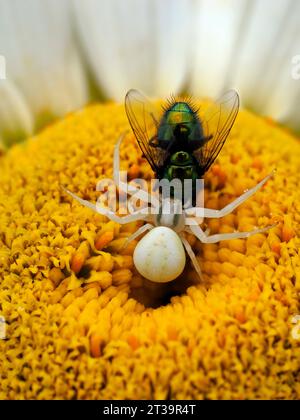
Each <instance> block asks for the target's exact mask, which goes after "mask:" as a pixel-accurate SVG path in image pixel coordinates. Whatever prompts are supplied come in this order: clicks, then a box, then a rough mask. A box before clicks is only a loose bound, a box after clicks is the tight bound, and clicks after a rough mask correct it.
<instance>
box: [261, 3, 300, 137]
mask: <svg viewBox="0 0 300 420" xmlns="http://www.w3.org/2000/svg"><path fill="white" fill-rule="evenodd" d="M289 12H290V14H289V19H288V21H286V22H285V25H284V28H285V29H284V30H282V32H281V34H280V39H279V40H278V42H277V43H276V55H275V57H276V62H274V61H275V60H274V59H273V60H272V62H271V63H270V65H273V66H274V70H273V72H272V76H273V77H270V78H269V79H268V83H267V84H266V86H265V87H264V90H263V94H264V95H265V97H264V113H266V114H269V115H272V116H273V117H274V118H276V119H278V120H279V121H280V122H282V123H284V124H286V125H289V126H290V127H292V128H295V129H297V130H299V129H300V120H299V100H300V55H299V54H300V27H299V16H300V3H299V2H294V3H293V8H292V9H290V10H289ZM275 66H276V67H275Z"/></svg>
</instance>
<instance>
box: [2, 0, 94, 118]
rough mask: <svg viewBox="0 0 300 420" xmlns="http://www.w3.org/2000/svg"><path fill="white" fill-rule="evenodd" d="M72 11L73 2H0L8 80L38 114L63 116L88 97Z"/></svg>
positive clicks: (34, 0)
mask: <svg viewBox="0 0 300 420" xmlns="http://www.w3.org/2000/svg"><path fill="white" fill-rule="evenodd" d="M70 7H71V3H70V1H68V0H60V1H59V2H56V1H53V0H43V1H40V0H26V1H23V0H1V1H0V51H1V54H3V55H4V56H5V57H6V61H7V77H8V78H9V79H11V80H14V82H15V83H16V85H17V86H18V87H19V88H20V89H21V90H22V92H23V93H24V95H25V97H26V99H27V100H28V102H29V103H30V107H31V109H32V111H33V112H34V114H35V115H37V116H39V115H41V114H45V113H46V114H50V115H51V114H52V115H55V116H56V115H62V114H64V113H65V112H68V111H71V110H72V109H74V108H77V107H80V106H82V105H83V104H84V103H85V102H86V99H87V90H86V83H85V79H84V74H83V70H82V65H81V63H80V59H79V55H78V52H77V49H76V46H75V41H74V38H73V34H72V28H71V14H70V13H71V9H70ZM0 101H2V99H1V98H0Z"/></svg>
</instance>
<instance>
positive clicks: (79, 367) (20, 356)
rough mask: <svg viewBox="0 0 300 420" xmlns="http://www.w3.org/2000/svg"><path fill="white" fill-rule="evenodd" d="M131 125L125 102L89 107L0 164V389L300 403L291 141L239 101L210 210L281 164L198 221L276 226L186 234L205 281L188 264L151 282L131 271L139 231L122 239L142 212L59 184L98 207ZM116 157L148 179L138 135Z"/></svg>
mask: <svg viewBox="0 0 300 420" xmlns="http://www.w3.org/2000/svg"><path fill="white" fill-rule="evenodd" d="M127 129H128V123H127V120H126V116H125V112H124V109H123V106H120V105H114V104H109V105H94V106H91V107H89V108H87V109H85V110H83V111H81V112H78V113H76V114H73V115H70V116H68V117H66V118H65V119H64V120H62V121H60V122H58V123H56V124H55V125H53V126H51V127H49V128H47V129H46V130H45V131H43V132H42V133H41V134H39V135H37V136H36V137H34V138H32V139H30V140H28V141H27V142H26V143H24V144H22V145H18V146H15V147H13V148H12V149H11V150H10V151H9V152H7V154H6V155H4V156H2V157H1V159H0V174H1V178H0V316H1V317H2V318H1V320H2V321H3V320H4V321H5V323H6V330H5V336H6V340H3V339H2V338H4V337H1V336H0V377H1V380H0V399H14V398H17V399H21V398H23V399H24V398H26V399H29V398H32V399H35V398H37V399H52V398H68V399H71V398H80V399H88V398H92V399H117V398H118V399H123V398H127V399H142V398H156V399H161V398H162V399H164V398H174V399H186V398H196V399H202V398H206V399H215V398H224V399H225V398H234V399H243V398H280V399H297V398H299V397H300V378H299V371H300V340H298V339H297V337H298V336H297V335H296V334H293V330H294V329H295V328H296V327H297V325H296V324H295V322H298V321H297V319H299V318H297V317H296V315H298V314H299V313H300V307H299V292H300V257H299V250H300V240H299V220H300V189H299V185H300V172H299V167H300V144H299V142H298V140H297V139H295V138H294V137H292V136H291V135H290V134H289V133H287V132H285V131H283V130H282V129H280V128H279V127H276V126H275V125H274V124H273V123H271V122H270V121H266V120H263V119H261V118H258V117H256V116H254V115H252V114H250V113H248V112H245V111H242V112H241V113H240V115H239V117H238V119H237V122H236V124H235V126H234V128H233V130H232V134H231V136H230V138H229V139H228V141H227V144H226V146H225V147H224V149H223V151H222V153H221V154H220V156H219V159H218V163H217V164H216V165H215V166H214V167H213V168H212V169H211V171H209V173H208V174H207V177H206V179H205V185H206V190H205V204H206V207H208V208H222V207H224V206H225V205H226V204H228V203H229V202H231V201H232V200H233V199H234V198H236V197H237V196H239V195H240V194H242V193H243V191H244V190H245V189H247V188H251V187H252V186H254V185H256V184H257V183H258V182H259V181H260V180H262V179H263V177H265V176H266V175H267V174H269V173H270V172H271V171H272V170H273V169H274V168H277V174H276V176H275V177H274V178H272V179H271V180H270V181H268V183H267V185H266V186H265V187H264V188H263V189H262V190H261V191H259V192H258V193H257V194H256V195H255V196H254V197H253V198H251V199H249V200H248V201H247V202H246V203H245V204H243V205H242V206H241V207H239V208H238V209H237V210H236V211H235V212H234V213H233V214H230V215H228V216H226V217H224V218H223V219H217V220H210V221H209V222H208V223H207V226H206V227H208V228H209V229H210V232H211V234H214V233H226V232H233V231H234V230H235V229H238V230H240V231H243V230H245V231H246V230H252V229H253V228H255V227H256V226H266V225H268V224H270V223H271V224H272V223H277V227H276V228H274V229H272V230H270V231H269V232H268V233H265V234H258V235H255V236H253V237H250V238H248V239H245V240H232V241H227V242H225V241H224V242H220V243H219V244H213V245H203V244H200V243H199V242H198V241H197V240H196V239H195V237H193V236H192V235H191V236H189V235H187V240H188V241H189V243H190V245H191V246H192V248H193V250H194V252H195V253H196V255H197V258H198V259H199V262H200V265H201V268H202V271H203V277H204V280H203V282H202V283H199V280H198V277H197V275H196V274H195V272H194V271H193V269H192V267H191V266H190V265H188V266H187V267H186V269H185V271H184V273H183V274H182V275H181V276H180V277H179V279H178V280H176V281H175V282H173V283H172V284H158V285H156V284H155V285H153V284H150V283H151V282H148V281H146V280H145V279H143V278H142V277H141V275H139V274H138V272H137V271H136V269H135V268H134V264H133V258H132V255H133V251H134V248H135V246H136V244H137V241H134V242H133V243H131V244H130V245H128V247H127V248H125V249H124V248H122V245H123V244H124V242H125V241H126V238H127V237H128V236H129V235H130V234H131V233H132V232H134V231H135V230H136V229H137V228H138V227H139V226H141V224H140V222H139V223H132V224H129V225H125V226H122V227H121V226H119V225H117V224H116V223H114V222H111V221H108V220H107V219H106V218H105V217H103V216H100V215H98V214H96V213H93V212H92V211H90V210H89V209H86V208H84V207H83V206H81V205H80V204H78V203H76V202H75V201H72V199H71V198H70V197H69V196H68V195H67V194H66V193H65V191H64V190H63V189H62V186H64V187H65V188H67V189H69V190H71V191H74V192H75V193H76V194H77V195H79V196H80V197H82V198H84V199H87V200H90V201H92V202H95V201H96V199H97V197H98V195H99V193H97V192H96V183H97V181H98V180H99V179H101V178H104V177H111V176H112V156H113V147H114V144H115V142H116V140H117V138H118V136H119V135H120V134H121V133H122V132H123V131H124V130H127ZM121 164H122V168H123V169H126V170H128V172H129V174H132V176H133V177H136V176H140V177H143V178H145V179H147V180H149V179H150V178H151V172H150V169H149V166H148V164H147V162H145V161H144V160H143V159H142V157H141V155H140V152H139V150H138V147H137V145H136V143H135V140H134V138H133V135H132V134H129V135H128V137H127V139H126V141H125V142H124V146H122V151H121ZM2 331H4V329H3V328H2ZM294 332H295V331H294Z"/></svg>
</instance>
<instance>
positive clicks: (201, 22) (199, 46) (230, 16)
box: [190, 0, 252, 97]
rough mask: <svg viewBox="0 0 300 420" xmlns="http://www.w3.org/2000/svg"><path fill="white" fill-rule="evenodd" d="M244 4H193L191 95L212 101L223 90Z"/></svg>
mask: <svg viewBox="0 0 300 420" xmlns="http://www.w3.org/2000/svg"><path fill="white" fill-rule="evenodd" d="M251 1H252V0H251ZM246 4H247V2H246V0H226V1H224V0H202V1H198V2H197V5H198V10H197V12H196V20H195V23H194V25H196V27H195V34H194V37H193V51H194V61H193V62H192V72H191V83H190V90H191V92H192V93H193V94H195V95H201V96H211V97H216V96H218V95H219V94H220V93H221V92H222V91H223V90H224V89H225V87H227V82H228V78H229V77H230V71H231V65H232V66H234V57H235V54H236V49H237V48H238V41H239V37H240V30H241V28H242V23H243V19H244V15H245V11H246Z"/></svg>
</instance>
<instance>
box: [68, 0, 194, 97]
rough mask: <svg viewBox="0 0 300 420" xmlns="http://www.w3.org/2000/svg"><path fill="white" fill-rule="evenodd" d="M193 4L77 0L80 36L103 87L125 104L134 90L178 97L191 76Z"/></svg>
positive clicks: (178, 0) (167, 0) (180, 0)
mask: <svg viewBox="0 0 300 420" xmlns="http://www.w3.org/2000/svg"><path fill="white" fill-rule="evenodd" d="M190 4H191V2H190V1H188V0H164V1H160V0H126V1H123V0H102V1H101V2H99V1H97V0H85V1H84V2H82V1H81V0H75V6H76V7H75V13H76V17H77V23H78V28H79V33H80V34H81V38H82V41H83V45H84V47H85V51H86V55H87V58H88V61H89V63H90V64H91V66H92V69H93V72H94V74H95V76H96V79H97V81H98V84H99V86H100V87H101V88H102V89H103V90H104V91H105V93H106V94H107V95H108V96H110V97H112V98H115V99H118V100H122V99H123V98H124V95H125V93H126V92H127V91H128V90H129V89H130V88H137V89H141V90H143V91H144V92H146V93H148V94H151V95H165V94H166V93H169V92H170V91H172V92H174V93H176V92H177V91H178V90H179V89H180V88H181V86H182V83H183V81H184V79H185V76H186V74H187V53H188V50H187V46H188V45H189V43H190V38H189V27H190V26H191V25H190V24H189V17H190V16H191V15H192V9H191V7H190Z"/></svg>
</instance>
